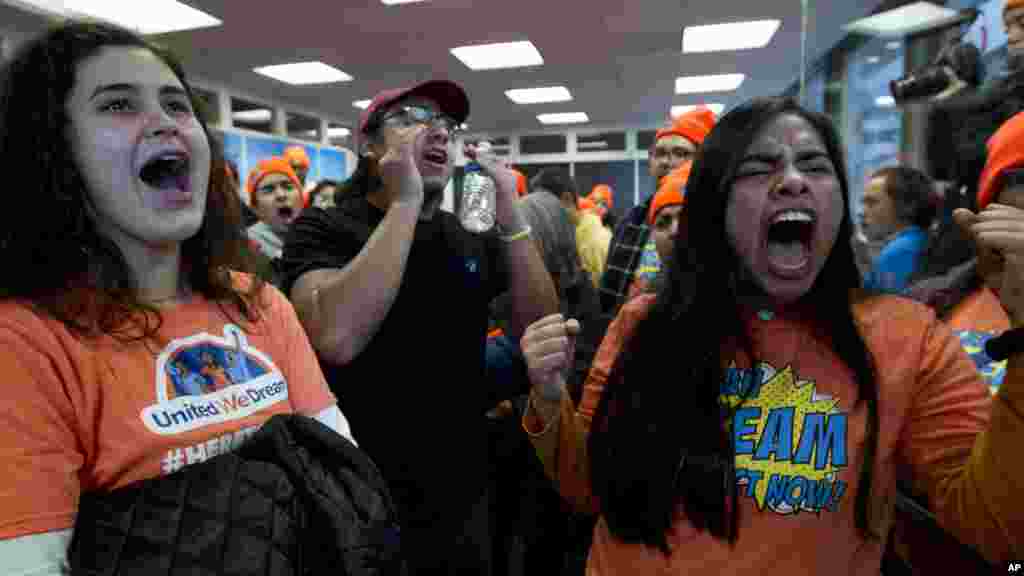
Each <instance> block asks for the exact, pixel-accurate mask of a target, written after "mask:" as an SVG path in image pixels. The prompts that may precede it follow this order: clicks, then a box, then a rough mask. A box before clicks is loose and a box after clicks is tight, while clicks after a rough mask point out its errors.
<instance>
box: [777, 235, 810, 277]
mask: <svg viewBox="0 0 1024 576" xmlns="http://www.w3.org/2000/svg"><path fill="white" fill-rule="evenodd" d="M809 256H810V252H809V251H808V250H807V246H806V245H804V243H803V242H800V241H799V240H792V241H789V242H772V241H769V242H768V259H769V260H770V261H771V263H772V264H773V265H775V266H776V267H778V268H781V269H784V270H795V269H798V268H800V267H802V266H803V265H804V264H806V263H807V259H808V257H809Z"/></svg>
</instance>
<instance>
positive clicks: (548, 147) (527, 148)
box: [519, 134, 566, 154]
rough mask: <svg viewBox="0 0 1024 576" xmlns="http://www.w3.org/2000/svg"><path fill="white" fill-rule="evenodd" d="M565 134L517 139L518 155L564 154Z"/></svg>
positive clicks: (537, 135)
mask: <svg viewBox="0 0 1024 576" xmlns="http://www.w3.org/2000/svg"><path fill="white" fill-rule="evenodd" d="M565 151H566V137H565V134H535V135H531V136H523V137H521V138H520V139H519V153H520V154H564V153H565Z"/></svg>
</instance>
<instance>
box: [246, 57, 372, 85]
mask: <svg viewBox="0 0 1024 576" xmlns="http://www.w3.org/2000/svg"><path fill="white" fill-rule="evenodd" d="M253 72H256V73H257V74H262V75H264V76H267V77H270V78H273V79H274V80H277V81H279V82H284V83H285V84H292V85H296V86H305V85H309V84H332V83H334V82H348V81H350V80H352V77H351V76H349V75H348V74H346V73H344V72H342V71H341V70H338V69H337V68H335V67H333V66H328V65H327V64H324V63H323V62H295V63H293V64H278V65H275V66H262V67H260V68H253Z"/></svg>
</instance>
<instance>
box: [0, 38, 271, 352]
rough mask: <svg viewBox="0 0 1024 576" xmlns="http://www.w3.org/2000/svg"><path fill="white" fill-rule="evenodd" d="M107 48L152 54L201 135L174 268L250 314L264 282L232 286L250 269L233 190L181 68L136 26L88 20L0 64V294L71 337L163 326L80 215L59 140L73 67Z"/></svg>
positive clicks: (76, 185) (121, 261) (113, 251)
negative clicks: (190, 230) (196, 185)
mask: <svg viewBox="0 0 1024 576" xmlns="http://www.w3.org/2000/svg"><path fill="white" fill-rule="evenodd" d="M108 46H117V47H122V46H123V47H138V48H145V49H146V50H149V51H150V52H152V53H153V54H154V55H156V56H157V57H158V58H159V59H160V60H161V61H163V62H164V64H166V65H167V67H168V68H170V69H171V71H172V72H173V73H174V75H175V76H176V77H177V78H178V80H179V81H180V82H181V84H182V86H183V87H184V88H185V91H186V93H187V94H188V98H189V101H190V102H191V104H192V107H193V109H194V110H196V111H197V117H198V120H199V123H200V125H201V126H202V129H203V132H204V133H205V134H206V138H207V140H208V141H209V142H210V179H209V182H208V190H207V195H206V207H205V213H204V216H203V222H202V225H201V226H200V229H199V231H198V232H197V233H196V234H195V235H194V236H192V237H191V238H189V239H187V240H185V241H184V242H183V243H182V247H181V253H182V263H183V275H184V276H185V277H186V278H187V282H188V284H189V286H190V287H191V288H192V289H193V290H194V291H196V292H197V293H199V294H202V295H203V296H206V297H207V298H209V299H210V300H213V301H216V302H218V304H220V303H223V302H227V303H231V304H234V305H237V308H238V309H239V310H240V312H241V313H242V315H243V316H245V318H246V319H248V320H254V319H256V318H257V317H258V312H257V310H256V309H255V308H254V307H253V305H254V304H256V303H257V301H256V297H257V296H258V293H259V291H260V289H261V288H262V286H263V283H262V282H261V281H259V280H258V279H256V281H254V282H252V283H251V285H250V287H249V288H248V289H240V288H239V287H237V286H236V285H235V283H234V281H233V280H232V278H231V274H230V270H241V271H247V270H250V269H251V264H250V261H249V260H248V258H247V257H246V256H245V254H247V252H246V249H245V242H244V238H243V236H242V227H241V211H240V204H239V200H238V193H237V191H236V189H235V186H234V185H233V184H232V183H231V181H230V179H229V177H228V172H227V169H226V168H225V161H224V157H223V152H222V151H221V150H220V147H219V146H218V145H216V141H215V140H214V139H213V138H211V136H210V131H209V128H208V127H207V125H206V122H205V121H204V120H203V117H202V107H201V101H200V100H199V99H197V98H196V96H195V93H194V92H193V90H192V88H191V86H190V84H189V83H188V81H187V79H186V77H185V73H184V71H183V69H182V67H181V65H180V64H179V63H178V61H177V60H176V59H175V57H174V56H173V55H172V54H170V53H169V52H167V51H166V50H164V49H163V48H162V47H160V46H158V45H156V44H154V43H152V42H149V41H148V40H146V39H144V38H142V37H141V36H139V35H138V34H135V33H134V32H131V31H129V30H125V29H122V28H118V27H116V26H111V25H107V24H100V23H89V22H76V21H71V22H68V23H66V24H63V25H60V26H58V27H56V28H53V29H51V30H49V31H48V32H46V33H44V34H43V35H41V36H39V37H38V38H36V39H34V40H32V41H30V42H29V43H28V44H26V45H25V46H24V47H22V48H21V49H20V50H19V51H18V52H17V53H16V54H15V55H14V56H13V58H12V59H11V60H10V61H8V62H7V63H5V64H4V65H3V67H2V68H0V158H3V159H4V162H5V163H6V164H7V165H8V166H17V167H18V173H19V176H20V179H19V190H18V192H17V193H13V194H10V195H9V200H10V202H11V203H13V204H14V205H13V206H8V209H7V210H3V211H0V260H2V261H3V262H4V266H5V267H6V268H7V270H8V272H7V273H6V274H4V276H3V281H2V282H0V298H17V299H23V300H26V301H28V302H31V303H32V304H33V305H34V306H35V307H36V308H38V309H40V310H42V311H43V312H44V313H45V314H47V315H49V316H51V317H53V318H55V319H57V320H59V321H61V322H63V323H64V324H65V325H66V326H67V327H68V329H69V330H72V331H74V332H76V333H79V334H97V333H103V334H109V335H111V336H114V337H116V338H119V339H122V340H126V341H136V340H144V339H148V338H150V337H152V336H154V335H155V334H156V332H157V331H158V330H159V328H160V325H161V323H162V317H161V315H160V313H159V311H157V310H156V309H155V308H153V307H152V306H149V305H147V304H144V303H142V302H140V301H139V298H138V295H137V286H138V279H137V278H136V277H135V275H134V273H133V272H132V270H131V268H130V267H129V266H128V263H127V261H126V260H125V258H124V254H123V253H122V252H121V250H120V248H118V246H117V245H116V244H115V243H114V242H113V241H111V240H110V239H109V238H107V237H106V236H104V235H103V234H100V232H99V231H98V230H97V228H96V225H95V222H94V221H93V219H92V217H91V216H90V215H89V213H90V207H91V206H92V199H91V196H90V194H89V193H88V190H87V186H86V183H85V179H84V178H83V176H82V174H81V172H80V170H79V169H78V167H77V165H76V163H75V161H74V154H73V153H72V148H71V142H70V141H69V139H68V137H67V133H68V126H69V124H70V122H71V120H70V118H69V116H68V113H67V108H66V103H67V100H68V97H69V95H70V94H71V91H72V89H73V88H74V86H75V82H76V79H77V70H78V66H79V64H81V62H82V61H84V60H86V59H88V58H90V57H92V56H94V55H96V54H97V53H98V52H99V51H100V50H101V49H102V48H105V47H108Z"/></svg>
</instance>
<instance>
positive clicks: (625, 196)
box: [575, 160, 635, 216]
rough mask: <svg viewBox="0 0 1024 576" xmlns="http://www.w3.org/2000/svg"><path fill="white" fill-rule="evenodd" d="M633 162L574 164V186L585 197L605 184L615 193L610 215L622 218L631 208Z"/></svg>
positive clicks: (633, 186)
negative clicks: (595, 187)
mask: <svg viewBox="0 0 1024 576" xmlns="http://www.w3.org/2000/svg"><path fill="white" fill-rule="evenodd" d="M633 166H634V161H633V160H617V161H614V162H576V165H575V170H576V186H577V187H578V188H579V193H580V196H586V195H588V194H590V192H591V191H592V190H593V189H594V186H597V185H598V184H607V185H608V186H611V188H612V191H613V192H615V196H614V198H615V200H614V206H612V213H613V214H615V215H616V216H622V215H623V214H625V213H626V212H627V211H629V209H630V208H632V207H633V199H634V196H633V195H634V190H635V182H634V178H633V170H634V168H633Z"/></svg>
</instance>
